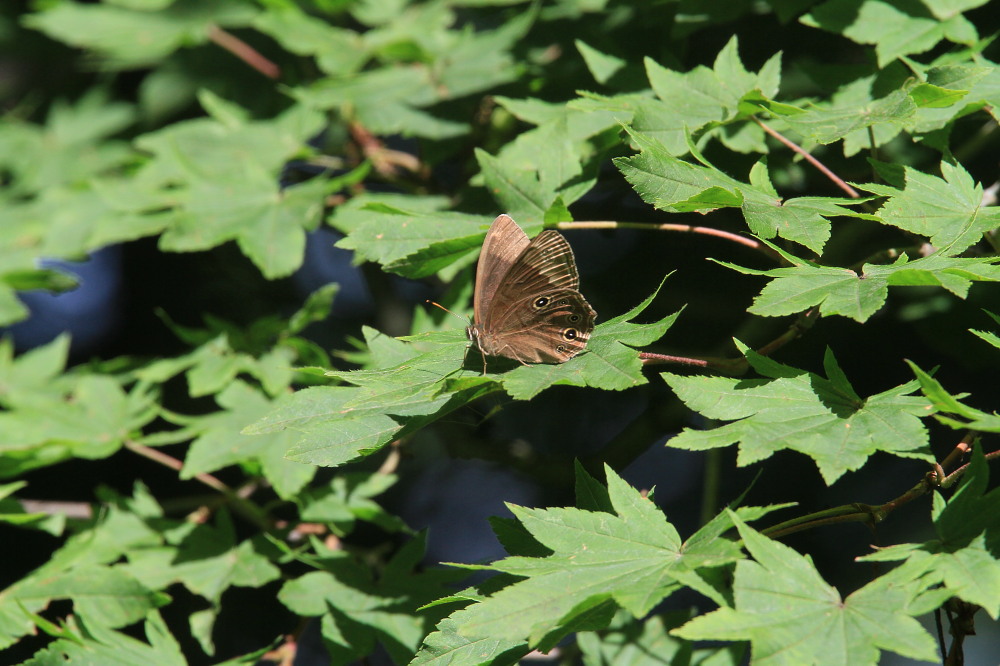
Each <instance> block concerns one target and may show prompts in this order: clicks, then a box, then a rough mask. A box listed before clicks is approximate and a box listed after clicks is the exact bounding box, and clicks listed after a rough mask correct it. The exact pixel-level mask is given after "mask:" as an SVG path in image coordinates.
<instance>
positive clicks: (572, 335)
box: [562, 328, 579, 340]
mask: <svg viewBox="0 0 1000 666" xmlns="http://www.w3.org/2000/svg"><path fill="white" fill-rule="evenodd" d="M577 335H579V333H578V332H577V330H576V329H575V328H567V329H564V330H563V332H562V336H563V339H564V340H576V336H577Z"/></svg>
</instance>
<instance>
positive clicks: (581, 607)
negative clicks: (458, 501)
mask: <svg viewBox="0 0 1000 666" xmlns="http://www.w3.org/2000/svg"><path fill="white" fill-rule="evenodd" d="M606 474H607V478H608V493H609V499H610V503H611V506H612V507H613V511H614V513H608V512H605V511H583V510H580V509H575V508H551V509H528V508H525V507H519V506H511V507H510V508H511V511H512V512H513V513H514V516H515V518H516V519H517V520H518V521H520V523H521V524H522V525H523V527H524V529H526V530H527V531H528V532H529V533H530V534H531V536H532V537H534V539H536V540H537V541H538V542H539V543H541V544H542V545H543V546H545V547H546V548H548V549H549V550H550V551H551V554H550V555H548V556H547V557H523V556H513V557H508V558H506V559H504V560H501V561H499V562H496V563H494V564H492V565H490V567H489V568H491V569H494V570H497V571H502V572H505V573H508V574H512V575H515V576H521V577H524V579H523V580H520V581H517V582H515V583H513V584H512V585H509V586H508V587H506V588H504V589H502V590H500V591H499V592H497V593H495V594H493V595H492V596H490V597H488V598H486V599H483V600H482V601H480V602H479V603H475V604H473V605H472V606H469V607H468V608H465V609H463V610H460V611H457V612H455V613H453V614H452V615H451V620H453V621H454V623H455V625H456V626H457V633H458V634H459V635H461V636H464V637H466V638H467V639H474V638H485V637H490V638H493V639H499V640H503V641H514V642H516V641H524V640H525V639H528V640H529V642H530V643H531V644H532V645H537V644H541V645H542V646H543V647H544V646H550V645H551V644H552V643H553V641H555V640H557V639H558V637H559V636H560V635H562V634H563V633H565V632H566V631H567V626H568V625H569V626H572V623H574V622H580V621H582V620H583V618H586V617H587V616H588V615H590V614H592V613H595V612H597V611H598V610H603V609H606V608H607V604H606V602H608V601H609V600H613V601H614V602H615V603H616V604H618V605H619V606H621V607H622V608H624V609H625V610H627V611H628V612H630V613H631V614H632V615H634V616H637V617H641V616H643V615H645V614H646V613H648V612H649V611H650V610H651V609H652V608H653V607H654V606H656V604H658V603H659V602H660V601H661V600H662V599H663V598H665V597H667V596H668V595H670V594H671V593H673V592H674V591H676V590H677V589H679V588H680V587H682V586H684V585H689V586H694V587H695V588H696V589H698V590H699V591H702V592H705V593H707V594H710V595H711V596H713V597H717V595H716V593H715V592H714V591H712V590H710V589H709V586H708V585H707V584H706V583H705V582H704V581H703V580H702V578H701V577H700V576H699V574H698V573H697V571H698V570H699V569H701V568H705V567H718V566H722V565H724V564H726V563H729V562H732V561H734V559H735V558H736V557H737V556H738V555H737V549H736V548H735V546H734V544H733V543H732V542H730V541H728V540H726V539H723V538H721V536H720V534H721V532H723V531H725V529H727V528H728V526H729V524H730V523H729V522H728V518H726V517H724V516H723V517H722V518H723V520H721V521H720V520H718V519H717V520H713V521H712V522H710V523H709V524H708V525H706V526H705V527H703V528H702V529H701V530H700V531H699V532H698V533H696V534H695V535H693V536H692V537H691V538H690V539H688V540H687V541H684V542H682V541H681V538H680V536H679V535H678V533H677V530H676V529H675V528H674V527H673V526H672V525H671V524H670V523H669V522H667V519H666V517H665V516H664V515H663V512H662V511H660V510H659V509H658V508H657V507H656V505H655V504H653V502H651V501H650V500H649V499H647V498H645V497H642V496H641V495H640V494H639V493H638V492H637V491H636V490H635V489H633V488H631V487H629V486H628V485H627V484H626V483H625V482H624V481H623V480H622V479H621V478H620V477H618V476H617V475H616V474H615V473H614V471H613V470H611V469H610V468H606Z"/></svg>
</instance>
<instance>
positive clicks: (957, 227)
mask: <svg viewBox="0 0 1000 666" xmlns="http://www.w3.org/2000/svg"><path fill="white" fill-rule="evenodd" d="M903 173H904V175H905V178H906V181H905V187H904V188H900V189H897V188H895V187H890V186H887V185H878V184H874V183H871V184H867V185H859V186H858V187H860V188H862V189H865V190H868V191H869V192H873V193H875V194H880V195H884V196H888V197H889V199H888V200H887V201H886V202H885V203H884V204H883V205H882V207H881V208H880V209H879V211H878V214H879V217H881V218H882V220H883V221H885V222H886V223H887V224H891V225H893V226H895V227H899V228H900V229H905V230H906V231H911V232H913V233H915V234H920V235H921V236H926V237H928V238H929V239H930V241H931V243H932V244H933V245H934V246H935V247H937V248H938V251H939V252H940V253H942V254H945V255H949V256H950V255H956V254H959V253H960V252H962V251H964V250H966V249H968V248H969V247H970V246H971V245H973V244H974V243H977V242H978V241H979V240H981V239H982V237H983V234H985V233H987V232H990V231H993V230H995V229H997V228H998V227H1000V208H998V207H996V206H993V207H988V208H987V207H984V206H983V187H982V185H980V184H979V183H975V182H973V180H972V177H971V176H970V175H969V173H968V172H967V171H966V170H965V169H963V168H962V167H961V166H960V165H952V164H948V163H947V162H942V163H941V175H942V176H943V178H938V177H937V176H932V175H930V174H926V173H923V172H921V171H917V170H916V169H913V168H911V167H904V168H903Z"/></svg>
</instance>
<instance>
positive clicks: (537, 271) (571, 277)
mask: <svg viewBox="0 0 1000 666" xmlns="http://www.w3.org/2000/svg"><path fill="white" fill-rule="evenodd" d="M579 287H580V275H579V273H578V272H577V270H576V261H575V260H574V259H573V250H572V249H571V248H570V246H569V243H567V242H566V239H565V238H563V236H562V234H560V233H559V232H558V231H554V230H548V231H543V232H542V233H540V234H538V235H537V236H535V238H534V239H529V238H528V235H527V234H525V233H524V231H522V230H521V228H520V227H519V226H517V223H515V222H514V220H513V219H511V217H510V216H509V215H500V216H498V217H497V218H496V219H495V220H493V224H492V225H490V230H489V231H488V232H487V233H486V240H485V241H483V250H482V253H481V254H480V255H479V264H478V266H477V271H476V290H475V293H474V306H473V309H474V315H473V322H472V324H471V325H470V326H469V327H468V328H467V329H466V335H468V337H469V340H471V341H472V343H473V344H474V345H475V346H476V347H477V348H478V349H479V351H480V352H482V354H483V372H484V373H485V367H486V357H487V356H504V357H507V358H511V359H514V360H517V361H520V362H521V363H525V364H526V363H563V362H564V361H568V360H569V359H571V358H573V357H574V356H576V355H577V354H579V353H580V352H581V351H583V349H584V348H585V347H586V346H587V340H588V339H589V338H590V334H591V332H592V331H593V330H594V319H595V318H596V317H597V313H596V312H594V309H593V308H592V307H590V304H589V303H587V300H586V299H585V298H584V297H583V294H581V293H580V291H579Z"/></svg>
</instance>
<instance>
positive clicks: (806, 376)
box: [663, 348, 933, 484]
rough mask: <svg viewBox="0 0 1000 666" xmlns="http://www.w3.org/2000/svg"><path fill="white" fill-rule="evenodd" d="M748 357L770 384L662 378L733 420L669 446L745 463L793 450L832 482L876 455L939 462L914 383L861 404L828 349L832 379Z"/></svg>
mask: <svg viewBox="0 0 1000 666" xmlns="http://www.w3.org/2000/svg"><path fill="white" fill-rule="evenodd" d="M744 349H745V348H744ZM745 353H746V356H747V360H748V361H750V364H751V366H752V367H753V368H754V369H755V370H756V371H757V372H758V373H760V374H762V375H764V376H765V379H735V378H729V377H685V376H681V375H674V374H671V373H664V374H663V378H664V380H665V381H666V382H667V383H668V384H669V385H670V387H671V388H672V389H673V390H674V392H675V393H676V394H677V396H678V397H679V398H680V399H681V400H683V401H684V403H685V404H686V405H687V406H688V407H690V408H691V409H693V410H695V411H697V412H699V413H701V414H703V415H705V416H707V417H709V418H712V419H720V420H726V421H732V423H728V424H725V425H721V426H719V427H717V428H714V429H712V430H692V429H690V428H686V429H685V430H684V431H683V432H681V433H680V434H679V435H676V436H675V437H673V438H672V439H670V441H669V446H672V447H676V448H681V449H690V450H704V449H710V448H716V447H720V446H729V445H731V444H739V458H738V462H739V464H740V465H749V464H751V463H754V462H757V461H758V460H763V459H765V458H768V457H770V456H771V455H772V454H774V453H775V452H777V451H780V450H782V449H791V450H793V451H799V452H800V453H804V454H806V455H807V456H809V457H811V458H812V459H813V460H815V461H816V465H817V466H818V467H819V470H820V473H821V474H822V475H823V479H824V480H825V481H826V482H827V483H828V484H830V483H833V482H834V481H836V480H837V479H838V478H840V476H841V475H843V474H844V473H845V472H847V471H851V470H855V469H858V468H860V467H861V466H862V465H864V464H865V462H866V461H867V460H868V457H869V456H870V455H871V454H872V453H874V452H875V451H886V452H888V453H892V454H894V455H897V456H901V457H906V458H919V459H922V460H927V461H932V460H933V458H932V456H931V455H930V453H929V451H928V449H927V429H926V428H925V427H924V425H923V423H922V422H921V420H920V418H921V417H923V416H927V415H929V414H930V405H929V404H928V403H927V401H926V400H924V399H923V398H920V397H915V396H911V395H909V394H910V393H912V392H913V391H914V390H916V388H917V384H916V382H910V383H909V384H904V385H902V386H897V387H895V388H892V389H889V390H888V391H884V392H882V393H879V394H876V395H873V396H870V397H868V398H861V397H860V396H858V395H857V393H855V392H854V389H853V388H852V387H851V385H850V383H849V382H848V380H847V377H846V376H845V375H844V374H843V372H842V371H841V369H840V367H839V366H838V365H837V362H836V359H835V358H834V357H833V353H832V352H830V351H829V350H828V351H827V353H826V357H825V359H824V367H825V369H826V372H827V375H828V376H829V378H828V379H824V378H823V377H820V376H819V375H816V374H813V373H811V372H806V371H804V370H799V369H797V368H792V367H790V366H787V365H782V364H780V363H777V362H775V361H772V360H770V359H768V358H765V357H763V356H760V355H758V354H755V353H754V352H752V351H749V350H745Z"/></svg>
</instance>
